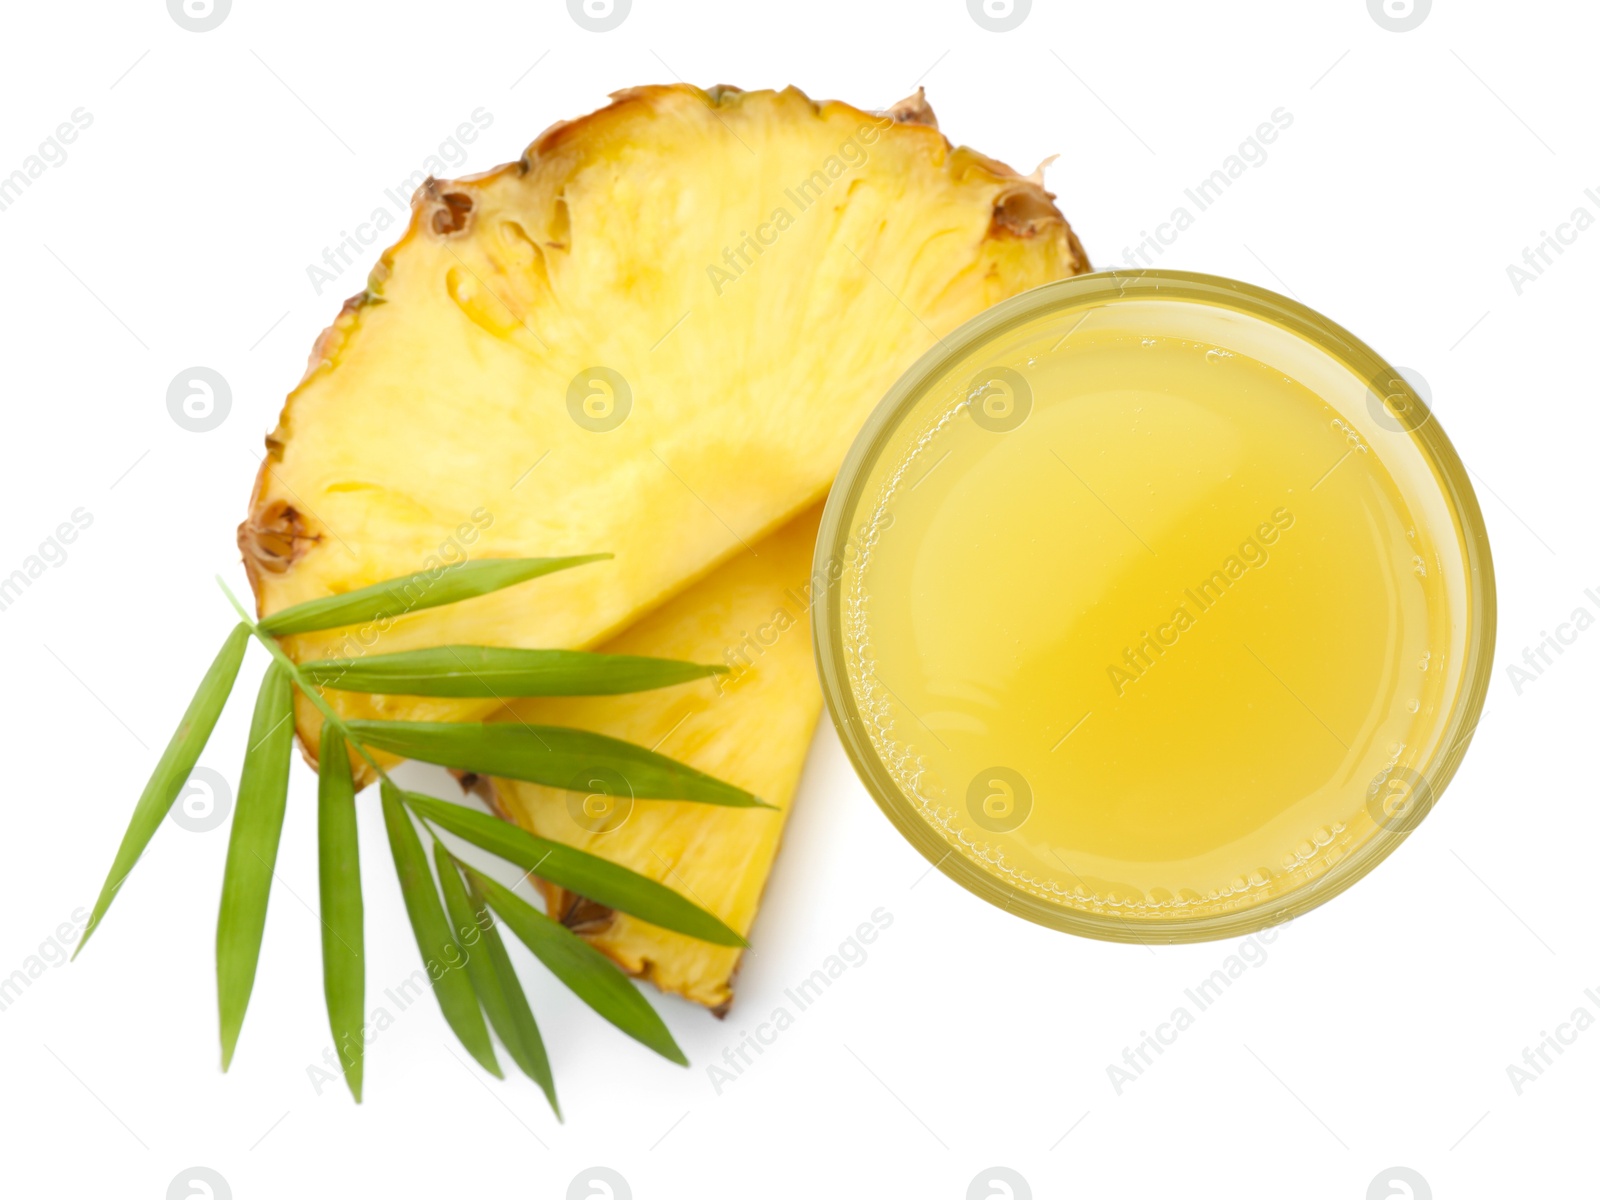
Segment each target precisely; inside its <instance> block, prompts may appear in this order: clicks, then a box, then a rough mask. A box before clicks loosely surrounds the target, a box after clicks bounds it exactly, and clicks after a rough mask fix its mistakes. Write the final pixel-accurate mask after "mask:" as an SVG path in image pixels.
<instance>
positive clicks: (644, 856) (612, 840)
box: [478, 508, 822, 1015]
mask: <svg viewBox="0 0 1600 1200" xmlns="http://www.w3.org/2000/svg"><path fill="white" fill-rule="evenodd" d="M820 516H821V510H820V509H819V508H814V509H812V510H810V511H809V512H807V513H805V514H803V515H802V516H800V517H798V518H796V519H795V520H793V521H791V522H789V524H787V525H785V526H784V527H783V528H782V529H780V530H779V531H778V532H777V533H774V534H772V535H771V536H769V537H766V538H764V539H762V540H761V541H760V542H759V543H757V544H756V545H755V546H754V547H753V549H754V553H753V554H752V553H740V554H738V555H736V556H735V557H734V558H732V559H730V560H729V561H728V562H727V563H725V564H724V565H723V566H721V567H719V568H718V569H717V570H716V571H714V572H712V574H710V575H709V576H707V577H706V578H705V579H703V580H701V581H700V582H699V583H697V584H695V585H693V586H692V587H690V588H689V589H688V590H686V591H684V592H681V593H680V594H679V595H678V596H676V597H675V598H673V599H672V600H670V601H668V602H667V603H666V604H664V605H662V606H661V607H660V608H658V609H656V611H655V612H653V613H651V614H650V615H649V616H647V617H645V618H644V619H643V620H641V621H639V622H638V623H637V624H635V625H633V626H631V627H630V628H629V629H628V630H627V631H626V632H624V633H622V634H621V635H620V636H618V637H616V638H614V639H612V640H611V641H609V642H607V643H606V644H605V646H604V647H602V648H603V649H604V650H605V651H606V652H608V653H613V654H643V655H654V656H658V657H662V658H677V659H686V660H690V661H695V662H722V663H725V664H726V665H727V666H728V667H729V673H728V674H726V675H721V676H717V677H715V678H712V679H706V680H702V681H700V682H699V683H696V684H693V685H685V686H682V687H675V688H666V689H663V690H661V691H656V692H641V693H635V694H632V695H626V696H588V697H561V698H549V699H544V698H541V699H537V700H519V701H516V702H514V703H513V704H512V705H510V713H509V714H508V715H509V716H511V717H512V718H514V719H521V720H523V721H526V722H527V723H528V724H530V725H541V724H557V723H559V724H562V725H572V726H576V727H578V728H580V729H589V730H593V731H595V732H597V733H605V734H609V735H611V736H612V737H619V738H624V739H626V740H627V741H631V742H636V743H639V744H641V745H644V746H653V747H656V748H658V749H659V750H660V751H661V752H662V753H663V754H669V755H671V756H672V757H673V758H676V759H679V760H680V761H682V762H686V763H688V764H689V765H690V766H692V767H696V768H698V769H700V770H702V771H705V772H708V773H709V774H712V775H715V776H716V777H717V778H719V779H723V780H726V781H727V782H729V783H732V784H736V785H738V786H739V787H743V788H746V789H747V790H749V791H752V792H754V793H755V794H756V795H758V796H760V797H761V798H762V799H764V800H766V801H767V802H768V803H769V804H772V805H775V806H776V807H777V811H767V810H764V809H750V808H718V807H715V806H713V805H707V804H689V803H683V802H680V801H675V800H639V801H632V802H630V801H629V800H627V799H626V798H623V797H617V796H609V795H602V794H598V793H596V794H592V795H586V794H584V793H581V792H570V791H561V790H558V789H554V788H547V787H541V786H539V785H537V784H531V783H521V782H518V781H517V780H511V779H496V780H493V781H485V782H486V783H487V784H488V786H487V787H479V788H478V790H479V792H480V794H483V795H485V796H487V797H489V798H490V800H491V802H492V803H493V804H494V805H495V806H496V807H497V808H498V809H499V810H500V812H501V814H502V815H504V816H506V817H509V818H510V819H511V820H513V821H515V822H517V824H519V825H521V826H523V827H524V828H525V829H527V830H528V831H529V832H531V833H536V834H538V835H539V836H541V837H546V838H550V839H552V840H554V841H559V842H566V843H567V844H569V845H572V846H576V847H577V848H578V849H580V850H586V851H588V852H589V853H591V854H598V855H601V856H602V857H604V858H609V859H611V860H612V861H613V862H617V863H621V864H622V865H623V866H626V867H631V868H632V869H633V870H635V871H638V872H639V873H640V874H642V875H648V876H649V877H650V878H651V879H654V880H657V881H659V882H661V883H663V884H665V885H666V886H668V887H670V888H673V889H674V890H676V891H678V892H681V893H682V894H683V895H685V896H687V897H688V898H689V899H691V900H693V901H694V902H695V903H697V904H699V905H700V907H702V908H705V909H708V910H709V911H711V912H712V913H715V914H716V915H717V916H718V917H721V918H722V920H723V921H725V922H727V924H729V925H731V926H732V927H733V928H734V929H736V930H738V931H739V932H740V933H743V934H748V933H749V932H750V926H751V924H752V923H753V922H754V920H755V915H756V907H757V905H758V904H759V903H760V900H761V893H762V890H763V889H764V888H765V886H766V881H767V875H768V873H769V872H770V871H771V870H772V862H773V858H774V857H775V856H776V854H777V852H778V840H779V838H780V837H781V836H782V834H783V826H784V821H785V820H786V818H787V817H788V814H789V804H790V800H791V798H792V797H793V795H794V790H795V785H796V783H797V782H798V781H799V778H800V768H801V766H802V765H803V763H804V761H805V756H806V749H807V747H808V746H809V744H810V742H811V734H812V731H813V729H814V728H815V726H816V723H817V716H818V714H819V713H820V712H821V709H822V693H821V690H820V689H819V688H818V686H817V676H816V668H815V666H814V664H813V660H812V649H811V629H810V625H809V622H808V615H807V609H808V607H809V604H810V598H811V593H810V590H809V581H810V576H811V553H812V547H813V545H814V543H815V542H816V536H817V522H818V519H819V518H820ZM542 886H543V887H544V891H545V898H546V900H547V902H548V904H549V910H550V912H551V914H552V915H553V916H555V917H557V918H558V919H560V920H563V921H565V922H566V923H567V924H568V925H569V926H570V927H571V928H572V929H574V930H575V931H576V932H578V933H579V934H581V935H583V936H584V937H586V938H587V939H588V940H589V941H590V942H591V943H592V944H593V945H594V946H596V947H597V948H598V949H600V950H601V951H602V952H604V953H605V954H608V955H610V956H611V958H613V959H615V960H616V961H617V963H618V964H619V965H621V966H622V968H623V969H624V970H626V971H628V972H630V973H632V974H635V975H639V976H642V977H644V978H646V979H649V980H650V981H652V982H653V983H655V984H656V985H657V986H659V987H660V988H661V989H662V990H663V991H667V992H674V993H676V994H678V995H681V996H686V997H688V998H689V999H690V1000H694V1001H697V1002H699V1003H700V1004H704V1005H706V1006H707V1007H708V1008H711V1009H714V1010H716V1011H717V1012H718V1014H719V1015H720V1014H721V1012H722V1011H724V1010H725V1009H726V1006H727V1005H728V1004H729V1002H730V1001H731V1000H732V998H733V976H734V973H735V971H736V969H737V967H738V964H739V956H740V953H741V951H740V950H739V949H738V948H737V947H733V946H714V945H712V944H711V943H709V942H702V941H699V940H697V939H695V938H690V937H685V936H684V935H682V934H679V933H672V932H670V931H668V930H665V929H660V928H658V927H656V926H654V925H649V924H646V923H645V922H643V921H639V920H636V919H635V918H633V917H629V916H626V915H625V914H622V913H615V912H612V911H611V910H610V909H608V908H604V907H602V906H601V905H598V904H595V903H593V902H592V901H588V900H585V899H584V898H583V897H580V896H575V895H572V894H571V893H568V892H564V891H562V890H561V889H560V888H556V887H553V886H551V885H549V884H543V885H542Z"/></svg>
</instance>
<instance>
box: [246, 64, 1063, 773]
mask: <svg viewBox="0 0 1600 1200" xmlns="http://www.w3.org/2000/svg"><path fill="white" fill-rule="evenodd" d="M1086 269H1087V261H1086V259H1085V257H1084V254H1083V251H1082V249H1081V247H1080V246H1079V245H1078V243H1077V240H1076V239H1075V238H1074V237H1073V235H1072V232H1071V230H1070V229H1069V228H1068V226H1067V223H1066V221H1065V220H1064V219H1062V216H1061V214H1060V213H1059V212H1058V211H1056V209H1055V206H1054V205H1053V204H1052V203H1051V197H1050V195H1049V193H1047V192H1045V191H1044V189H1043V187H1042V186H1041V184H1040V182H1039V181H1038V179H1036V178H1027V177H1023V176H1021V175H1019V174H1017V173H1016V172H1015V171H1013V170H1011V169H1010V168H1009V167H1007V166H1005V165H1003V164H1001V163H998V162H995V161H994V160H992V159H989V158H986V157H984V156H983V155H981V154H978V153H976V152H974V151H971V150H967V149H964V148H963V149H957V148H952V147H951V145H950V143H949V142H947V141H946V140H945V139H944V137H943V136H942V135H941V134H940V133H939V132H938V130H937V128H936V126H935V124H934V122H933V116H932V113H931V111H930V110H929V109H928V108H927V106H926V104H925V103H923V102H922V101H921V97H920V93H919V95H918V96H917V97H914V98H913V100H912V101H910V102H907V103H903V104H901V105H898V106H896V107H895V108H894V109H892V110H890V111H889V112H887V113H877V114H875V113H870V112H865V111H863V110H860V109H856V108H852V107H851V106H849V105H847V104H842V103H838V102H832V101H829V102H813V101H812V100H810V99H808V98H807V97H806V96H804V95H803V94H801V93H800V92H799V91H797V90H795V89H793V88H789V89H786V90H784V91H779V92H772V91H761V92H740V91H737V90H735V89H732V88H717V89H713V90H712V91H710V92H705V91H701V90H700V89H698V88H694V87H689V86H670V87H644V88H638V89H635V90H632V91H627V92H621V93H618V94H617V95H616V96H615V97H614V99H613V102H612V103H611V104H610V105H608V106H607V107H605V108H603V109H601V110H600V111H598V112H596V113H593V114H591V115H590V116H587V117H584V118H582V119H580V120H578V121H574V122H569V123H564V124H559V125H556V126H553V127H552V128H551V129H549V130H548V131H546V132H545V133H544V134H542V135H541V136H540V137H539V138H538V139H537V140H536V141H535V142H534V143H533V144H532V145H531V146H530V147H529V148H528V150H527V151H526V153H525V154H524V155H523V157H522V158H521V159H519V160H518V161H517V162H514V163H510V164H507V165H505V166H503V167H499V168H497V169H495V170H492V171H488V172H486V173H484V174H482V175H478V176H474V177H472V178H470V179H462V180H457V181H453V182H445V181H438V180H429V181H428V182H427V183H426V184H425V185H424V186H423V187H422V188H421V189H419V191H418V193H417V195H416V197H415V199H414V200H413V207H412V216H411V222H410V225H409V227H408V229H407V231H406V233H405V235H404V236H403V237H402V238H401V240H400V241H399V243H398V244H396V245H395V246H393V247H392V248H390V249H389V250H388V251H387V252H385V254H384V255H383V257H382V260H381V261H380V262H379V264H378V265H377V267H376V268H375V269H374V271H373V272H372V275H371V277H370V279H369V281H368V287H367V290H366V291H364V292H363V293H361V294H360V295H358V296H356V297H354V298H352V299H351V300H350V301H348V302H347V303H346V304H345V307H344V310H343V311H342V312H341V313H340V314H339V316H338V318H337V319H336V320H335V322H334V323H333V325H332V326H331V327H329V329H328V330H327V331H326V332H324V334H323V335H322V337H321V338H320V339H319V340H318V342H317V345H316V348H315V349H314V351H313V353H312V356H311V361H310V364H309V367H308V369H307V372H306V374H305V377H304V379H303V380H302V381H301V383H300V385H299V386H298V387H297V388H296V389H295V390H294V392H293V393H291V395H290V396H289V398H288V400H287V402H286V404H285V406H284V409H283V412H282V415H281V416H280V418H279V422H278V426H277V428H276V429H275V430H274V431H273V432H272V434H271V435H270V436H269V437H268V439H267V454H266V457H265V459H264V461H263V463H262V467H261V470H260V473H259V475H258V477H257V480H256V486H255V492H254V495H253V497H252V501H251V507H250V513H249V516H248V518H247V520H246V521H245V522H244V524H243V525H241V526H240V531H239V542H240V547H241V549H242V550H243V553H244V560H245V566H246V568H247V570H248V572H249V575H250V580H251V584H252V587H253V588H254V591H255V596H256V603H257V607H258V609H259V611H260V612H261V613H262V614H263V615H268V614H271V613H274V612H276V611H278V610H280V609H282V608H285V607H287V606H289V605H291V604H295V603H298V602H301V601H305V600H311V599H315V598H319V597H322V596H327V595H330V594H336V593H342V592H346V591H350V590H352V589H355V588H359V587H364V586H367V585H369V584H372V583H375V582H378V581H380V580H385V579H390V578H394V577H397V576H403V575H411V574H412V573H414V572H425V573H433V574H437V573H438V572H440V571H443V570H445V569H447V567H448V565H449V564H450V563H452V562H456V561H460V560H462V559H464V558H466V557H469V556H470V557H472V558H485V557H518V556H545V555H566V554H585V553H591V552H596V551H609V552H612V553H614V554H615V555H616V558H615V561H613V562H609V563H602V564H596V565H591V566H586V567H583V568H580V569H577V570H572V571H567V572H563V573H561V574H559V575H554V576H551V577H549V578H547V579H544V580H541V581H540V582H539V583H537V584H534V585H528V586H526V587H519V588H511V589H507V590H505V591H502V592H498V593H496V594H494V595H491V596H486V597H483V598H480V599H477V600H473V601H469V602H466V603H462V604H457V605H453V606H451V607H448V608H439V609H434V610H431V611H427V612H421V613H417V614H414V615H411V616H407V617H404V618H403V619H401V620H399V621H398V622H397V623H395V624H394V625H393V627H392V628H390V627H388V623H387V622H385V623H382V625H381V626H374V627H367V628H361V629H352V630H341V631H332V632H328V633H317V634H305V635H301V636H298V637H293V638H289V639H287V642H286V648H287V649H288V650H289V652H290V653H291V654H292V655H293V656H294V657H295V658H296V659H299V660H305V659H308V658H324V657H339V656H347V657H350V656H359V655H360V654H363V653H370V652H373V651H374V650H375V649H381V651H384V652H387V651H398V650H404V649H409V648H415V647H421V646H431V645H443V644H452V643H474V644H486V645H505V646H529V647H565V648H584V647H591V646H594V645H596V644H598V643H600V642H601V641H603V640H605V639H606V638H608V637H610V636H612V635H614V634H616V633H618V632H620V631H621V630H623V629H625V628H627V627H628V626H629V625H631V624H632V623H633V622H635V621H637V620H638V619H639V618H640V617H641V616H643V615H644V614H646V613H647V612H649V611H650V610H652V609H653V608H655V607H656V606H658V605H660V604H661V603H662V602H663V601H665V600H666V599H668V598H669V597H671V596H673V595H674V594H676V593H678V592H680V591H682V590H683V589H684V588H685V587H686V586H688V585H689V584H691V583H693V582H694V581H695V580H696V579H699V578H701V577H703V576H705V575H707V574H708V573H709V572H710V571H712V570H713V569H714V568H716V567H717V566H718V564H720V563H722V562H724V561H726V560H728V559H729V558H730V556H734V555H745V554H747V551H748V547H749V546H750V545H751V544H753V543H755V542H757V541H759V540H760V539H761V538H762V537H763V536H764V535H766V534H767V533H769V532H770V531H773V530H776V529H778V528H780V527H781V526H783V525H784V524H785V523H786V522H788V521H790V520H792V519H793V518H794V517H795V516H796V515H797V514H799V513H801V512H803V511H804V510H805V509H807V508H808V507H809V506H811V505H812V504H814V503H816V502H817V501H818V500H819V499H820V498H821V497H822V496H823V495H824V494H825V492H826V490H827V488H828V484H829V481H830V480H831V479H832V477H833V475H834V472H835V471H836V470H837V468H838V466H839V464H840V461H841V460H842V458H843V456H844V453H845V450H846V448H847V447H848V446H849V443H850V440H851V438H852V437H853V436H854V434H855V431H856V430H857V429H858V428H859V427H860V425H861V423H862V421H863V420H864V419H865V417H866V415H867V413H868V412H869V411H870V410H871V408H872V406H873V405H874V404H875V403H876V402H877V400H878V399H879V398H880V397H881V396H882V395H883V393H884V391H885V390H886V389H887V388H888V386H889V385H890V384H891V383H892V382H893V381H894V380H895V378H896V377H897V376H898V375H899V374H900V373H901V372H902V371H903V370H904V369H905V368H906V367H907V366H909V365H910V363H911V362H912V361H913V360H914V359H915V358H917V357H918V356H919V355H920V354H922V353H923V352H924V351H926V350H927V349H929V348H930V347H931V346H933V345H934V344H935V340H936V338H937V337H938V336H939V335H942V334H944V333H946V332H948V331H949V330H951V329H953V328H954V327H955V326H957V325H958V324H960V323H961V322H962V321H964V320H966V319H967V318H968V317H971V316H972V315H974V314H975V313H977V312H979V311H980V310H982V309H983V308H985V307H987V306H988V305H990V304H993V303H994V302H995V301H997V300H1001V299H1003V298H1005V297H1007V296H1010V295H1013V294H1015V293H1017V292H1020V291H1023V290H1024V289H1026V288H1029V287H1032V286H1034V285H1036V284H1041V283H1045V282H1047V281H1049V280H1053V279H1057V278H1060V277H1062V276H1066V275H1071V274H1075V273H1077V272H1080V271H1083V270H1086ZM328 698H329V700H330V701H331V702H332V703H333V704H334V705H336V706H337V707H338V708H339V709H340V710H341V711H342V712H343V713H344V714H346V715H348V716H352V717H379V718H387V719H396V720H472V719H480V718H482V717H483V716H485V715H487V713H488V712H489V711H490V709H491V708H492V707H493V702H492V701H472V700H447V699H420V698H417V697H403V696H361V695H355V694H350V693H339V692H330V693H328ZM297 705H298V707H297V710H296V711H297V716H298V721H299V729H300V734H301V739H302V745H303V746H304V747H306V748H307V749H308V750H309V749H311V748H314V747H315V746H316V745H317V741H318V731H319V728H320V719H319V718H318V717H317V714H316V711H315V710H314V708H312V706H311V705H310V704H309V703H307V702H305V701H304V699H303V698H299V699H298V701H297ZM730 707H731V706H730Z"/></svg>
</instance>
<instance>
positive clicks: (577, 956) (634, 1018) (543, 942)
mask: <svg viewBox="0 0 1600 1200" xmlns="http://www.w3.org/2000/svg"><path fill="white" fill-rule="evenodd" d="M461 869H462V871H463V872H464V873H465V875H466V877H467V880H468V881H469V882H470V883H471V884H472V885H473V887H475V888H476V889H477V890H478V891H479V893H480V894H482V896H483V897H484V899H486V900H487V901H488V903H489V906H490V907H491V908H493V909H494V911H495V912H496V913H498V914H499V916H500V919H501V920H503V921H504V922H505V923H506V928H507V929H509V930H511V932H512V933H514V934H516V936H517V938H518V939H519V940H520V941H521V942H522V943H523V945H525V946H527V947H528V949H529V950H532V951H533V953H534V957H536V958H537V959H538V960H539V961H540V962H542V963H543V964H544V965H545V966H546V967H548V968H549V969H550V973H551V974H552V975H554V976H555V977H556V978H557V979H559V980H560V981H561V982H562V983H564V984H566V986H567V987H568V988H570V989H571V990H572V992H573V994H574V995H576V996H577V997H578V999H580V1000H582V1001H583V1002H584V1003H585V1004H587V1005H588V1006H589V1007H590V1008H592V1009H594V1011H595V1012H597V1013H599V1014H600V1015H601V1016H602V1017H604V1018H605V1019H606V1020H608V1021H610V1022H611V1023H612V1024H613V1025H615V1026H616V1027H617V1028H618V1029H620V1030H622V1032H623V1033H625V1034H627V1035H628V1036H629V1037H631V1038H634V1039H636V1040H637V1041H639V1042H641V1043H643V1044H644V1045H646V1046H648V1047H650V1049H652V1050H654V1051H655V1052H656V1053H657V1054H659V1055H661V1056H662V1057H663V1058H669V1059H671V1060H672V1061H673V1062H675V1063H677V1064H679V1065H680V1066H688V1065H689V1060H688V1059H687V1058H685V1057H684V1054H683V1051H682V1050H680V1049H678V1043H677V1042H675V1041H673V1039H672V1034H671V1033H670V1032H668V1030H667V1026H666V1022H664V1021H663V1020H662V1019H661V1015H660V1014H659V1013H657V1012H656V1010H655V1009H654V1008H652V1007H651V1006H650V1002H649V1001H648V1000H646V999H645V998H644V996H643V995H642V994H640V992H639V989H638V988H636V987H634V986H633V984H632V983H630V982H629V981H628V978H627V976H625V975H624V974H623V973H622V972H621V971H620V970H618V969H617V965H616V964H615V963H613V962H612V961H611V960H610V959H609V958H607V957H606V956H605V955H603V954H601V953H600V951H598V950H596V949H595V948H594V947H593V946H591V945H589V943H588V942H586V941H584V940H583V939H582V938H580V937H579V936H578V935H577V934H575V933H573V932H572V931H571V930H570V929H568V928H567V927H566V926H565V925H563V924H561V922H559V921H552V920H551V919H550V918H549V917H547V916H545V915H544V914H543V913H542V912H540V911H539V910H538V909H536V908H534V907H533V905H531V904H529V903H528V902H527V901H526V900H524V899H522V898H521V897H520V896H517V895H515V894H514V893H513V892H512V891H511V890H510V889H509V888H506V887H504V886H503V885H501V884H499V883H496V882H495V881H494V880H493V879H490V878H489V877H488V876H487V875H484V874H482V873H481V872H478V871H474V870H473V869H472V868H471V867H469V866H466V865H465V864H463V865H462V868H461Z"/></svg>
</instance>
